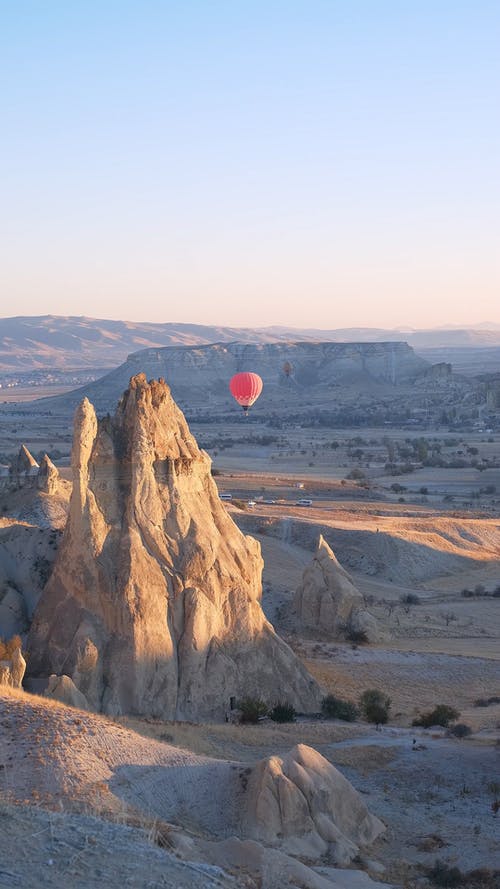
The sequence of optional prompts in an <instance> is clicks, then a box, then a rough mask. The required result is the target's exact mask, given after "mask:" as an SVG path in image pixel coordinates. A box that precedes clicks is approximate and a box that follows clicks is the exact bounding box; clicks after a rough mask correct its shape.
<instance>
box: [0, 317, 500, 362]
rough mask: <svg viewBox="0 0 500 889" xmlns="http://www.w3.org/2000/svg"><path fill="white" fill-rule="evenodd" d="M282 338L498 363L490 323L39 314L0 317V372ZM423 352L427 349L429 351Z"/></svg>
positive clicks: (499, 346) (499, 339)
mask: <svg viewBox="0 0 500 889" xmlns="http://www.w3.org/2000/svg"><path fill="white" fill-rule="evenodd" d="M290 340H292V341H294V342H299V341H302V342H303V341H309V342H352V341H355V342H363V343H365V342H377V343H380V342H399V341H401V340H404V341H405V342H407V343H408V344H409V345H410V346H412V347H413V348H414V349H416V350H417V352H420V354H421V355H422V356H423V357H425V358H429V360H431V361H432V362H433V363H434V362H437V361H452V360H453V356H456V357H459V360H460V364H461V366H462V365H463V367H464V368H466V366H467V356H468V353H469V352H470V353H471V354H472V353H475V356H476V357H475V362H474V366H475V365H476V364H477V363H478V362H479V364H480V363H481V359H482V355H483V350H484V358H485V359H487V365H488V368H487V369H491V370H495V369H500V330H499V329H495V328H494V327H493V326H491V327H482V328H478V329H464V330H460V329H451V328H450V329H440V330H411V329H406V328H405V329H403V328H400V329H393V330H386V329H383V328H368V327H353V328H338V329H335V328H334V329H328V330H322V329H321V328H303V329H297V328H292V327H287V326H283V327H281V326H274V327H264V328H236V327H230V326H225V325H202V324H181V323H177V322H172V323H162V324H153V323H147V322H134V321H113V320H106V319H100V318H86V317H84V316H81V317H80V316H78V317H74V316H70V317H63V316H57V315H41V316H34V317H23V316H19V317H12V318H0V372H3V373H9V372H18V373H25V372H27V371H30V370H35V369H39V370H42V369H46V370H49V369H50V370H56V369H57V370H59V371H63V370H83V369H93V368H111V367H116V366H117V365H118V364H120V362H123V361H124V360H125V359H126V358H127V355H129V354H130V353H131V352H136V351H138V350H140V349H145V348H161V347H164V346H177V347H178V346H196V345H206V344H209V343H215V342H234V341H238V342H240V343H271V342H287V341H290ZM427 350H430V351H429V354H427ZM434 350H436V351H435V353H434Z"/></svg>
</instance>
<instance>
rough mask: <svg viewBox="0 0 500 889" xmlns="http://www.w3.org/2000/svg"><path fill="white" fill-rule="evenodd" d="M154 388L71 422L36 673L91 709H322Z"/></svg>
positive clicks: (210, 483)
mask: <svg viewBox="0 0 500 889" xmlns="http://www.w3.org/2000/svg"><path fill="white" fill-rule="evenodd" d="M210 466H211V464H210V459H209V457H208V455H207V454H206V453H205V452H203V451H200V449H199V448H198V445H197V443H196V441H195V439H194V438H193V436H192V435H191V433H190V431H189V428H188V426H187V423H186V420H185V418H184V416H183V414H182V413H181V411H180V410H179V408H178V407H177V405H176V404H175V402H174V401H173V399H172V397H171V395H170V390H169V388H168V386H167V385H166V384H165V382H164V381H163V380H160V381H152V382H150V383H148V382H147V380H146V377H145V376H144V374H139V375H138V376H136V377H133V378H132V379H131V381H130V387H129V389H128V390H127V391H126V392H125V394H124V396H123V398H122V399H121V401H120V403H119V405H118V408H117V411H116V413H115V415H114V417H110V416H107V417H105V418H104V419H102V420H99V421H98V420H97V417H96V414H95V411H94V408H93V407H92V405H91V404H90V403H89V401H88V400H87V399H84V401H83V402H82V403H81V404H80V406H79V407H78V409H77V412H76V416H75V427H74V443H73V452H72V468H73V477H74V482H73V492H72V496H71V502H70V511H69V517H68V522H67V525H66V529H65V532H64V536H63V540H62V543H61V546H60V549H59V551H58V555H57V557H56V562H55V566H54V570H53V572H52V575H51V577H50V580H49V582H48V584H47V586H46V587H45V590H44V592H43V594H42V597H41V599H40V602H39V605H38V607H37V610H36V613H35V617H34V621H33V624H32V628H31V632H30V637H29V648H30V652H31V658H30V671H31V673H32V674H33V675H39V676H40V675H45V676H47V675H49V674H50V673H57V674H60V673H63V672H64V673H65V674H67V675H69V676H70V678H71V679H72V680H73V681H74V682H75V685H76V686H77V687H78V689H79V690H80V691H81V692H82V693H83V694H84V695H85V697H86V698H87V700H88V701H89V704H90V706H91V707H92V708H94V709H97V710H102V711H103V712H106V713H109V714H119V713H124V712H129V713H139V714H144V715H152V716H156V717H159V718H163V719H202V718H222V717H223V716H224V714H225V713H226V711H227V710H228V709H229V703H230V700H231V698H232V697H235V698H242V697H248V696H257V697H263V698H265V699H267V701H269V702H270V703H272V702H274V701H275V700H277V699H288V700H289V701H290V702H291V703H292V704H293V705H294V706H295V708H296V709H297V710H299V711H310V710H315V709H316V708H317V706H318V700H319V690H318V687H317V685H316V683H315V682H314V680H313V679H312V678H311V677H310V676H309V675H308V673H307V672H306V670H305V669H304V668H303V666H302V665H301V663H300V662H299V660H298V659H297V658H296V656H295V655H294V654H293V652H292V651H291V650H290V648H289V647H288V646H287V645H286V644H285V643H284V642H283V641H282V640H281V639H279V637H278V636H277V635H276V634H275V632H274V630H273V627H272V626H271V624H269V623H268V621H267V620H266V618H265V616H264V614H263V611H262V608H261V601H260V600H261V573H262V558H261V555H260V547H259V544H258V543H257V542H256V541H255V540H254V539H252V538H251V537H248V536H245V535H243V534H242V533H241V532H240V531H239V529H238V528H237V527H236V525H235V524H234V522H233V521H232V519H231V518H230V516H229V515H228V513H227V511H226V509H225V507H224V505H223V504H222V503H221V501H220V499H219V495H218V491H217V487H216V485H215V482H214V480H213V479H212V476H211V472H210Z"/></svg>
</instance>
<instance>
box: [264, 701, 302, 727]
mask: <svg viewBox="0 0 500 889" xmlns="http://www.w3.org/2000/svg"><path fill="white" fill-rule="evenodd" d="M267 715H268V716H269V719H272V720H273V722H295V717H296V716H297V712H296V710H295V707H293V706H292V704H290V703H289V702H288V701H279V702H278V703H277V704H275V705H274V707H272V708H271V710H269V713H268V714H267Z"/></svg>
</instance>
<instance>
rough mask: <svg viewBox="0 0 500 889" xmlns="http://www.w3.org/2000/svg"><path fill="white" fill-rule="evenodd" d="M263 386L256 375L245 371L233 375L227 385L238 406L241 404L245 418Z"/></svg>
mask: <svg viewBox="0 0 500 889" xmlns="http://www.w3.org/2000/svg"><path fill="white" fill-rule="evenodd" d="M263 385H264V384H263V382H262V380H261V378H260V377H259V375H258V374H254V373H248V372H247V371H245V372H244V373H239V374H235V375H234V377H232V379H231V381H230V383H229V389H230V391H231V395H232V396H233V398H235V399H236V401H237V402H238V404H241V407H242V408H243V410H244V411H245V416H246V415H247V413H248V408H249V407H251V406H252V404H253V403H254V402H255V401H257V399H258V397H259V395H260V393H261V392H262V386H263Z"/></svg>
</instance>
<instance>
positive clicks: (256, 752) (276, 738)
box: [118, 716, 367, 762]
mask: <svg viewBox="0 0 500 889" xmlns="http://www.w3.org/2000/svg"><path fill="white" fill-rule="evenodd" d="M118 721H119V723H120V724H121V725H124V726H126V728H128V729H131V730H132V731H134V732H137V733H138V734H140V735H143V736H144V737H146V738H154V739H155V740H157V741H166V742H167V743H169V744H174V745H175V746H176V747H181V748H182V749H185V750H190V751H191V752H192V753H196V754H198V755H201V756H211V757H214V758H215V759H236V760H239V761H243V762H248V761H254V760H255V759H259V758H261V757H264V756H270V755H272V754H276V753H277V754H279V753H284V752H285V751H287V750H290V748H291V747H293V746H294V745H295V744H298V743H301V744H307V745H309V746H311V747H318V748H321V747H323V746H325V745H329V744H335V743H336V742H338V741H344V740H347V739H349V738H354V737H357V736H359V735H360V734H363V733H364V732H366V731H367V727H365V726H361V725H345V726H343V725H339V724H332V723H329V722H323V721H320V722H317V723H313V722H296V723H290V724H287V725H281V726H277V725H276V723H272V722H267V721H266V722H263V723H260V724H259V725H230V724H225V723H224V724H215V723H207V724H203V723H186V722H161V721H159V720H152V719H140V718H139V717H135V716H124V717H121V718H120V719H119V720H118Z"/></svg>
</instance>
